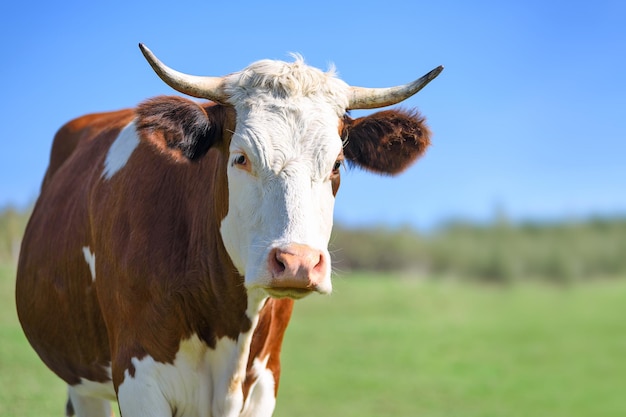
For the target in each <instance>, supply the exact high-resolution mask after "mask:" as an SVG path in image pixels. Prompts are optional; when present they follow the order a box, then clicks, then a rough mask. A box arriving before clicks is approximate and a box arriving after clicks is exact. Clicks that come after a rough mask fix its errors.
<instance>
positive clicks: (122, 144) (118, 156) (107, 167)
mask: <svg viewBox="0 0 626 417" xmlns="http://www.w3.org/2000/svg"><path fill="white" fill-rule="evenodd" d="M138 145H139V137H138V136H137V131H136V130H135V122H131V123H130V124H129V125H128V126H126V127H125V128H124V129H123V130H122V131H121V132H120V134H119V135H118V136H117V138H116V139H115V141H114V142H113V143H112V144H111V147H110V148H109V152H107V156H106V159H105V161H104V170H103V171H102V177H103V178H104V179H106V180H110V179H111V178H112V177H113V175H115V173H116V172H117V171H119V170H120V169H122V168H123V167H124V166H125V165H126V163H127V162H128V159H129V158H130V156H131V155H132V153H133V151H134V150H135V148H136V147H137V146H138Z"/></svg>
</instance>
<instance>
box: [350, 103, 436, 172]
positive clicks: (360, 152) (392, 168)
mask: <svg viewBox="0 0 626 417" xmlns="http://www.w3.org/2000/svg"><path fill="white" fill-rule="evenodd" d="M424 120H425V119H424V117H422V116H421V115H420V114H419V113H418V112H417V111H416V110H413V111H407V110H400V109H394V110H385V111H381V112H377V113H374V114H372V115H369V116H366V117H361V118H359V119H351V118H349V117H348V116H346V117H345V118H344V125H343V131H342V137H343V138H344V141H345V143H344V149H343V153H344V155H345V157H346V159H347V160H348V161H349V162H350V163H352V164H354V165H357V166H359V167H361V168H364V169H367V170H369V171H372V172H376V173H379V174H390V175H395V174H398V173H400V172H402V171H404V170H405V169H406V168H408V167H409V166H410V165H411V164H412V163H413V162H414V161H415V160H416V159H417V158H418V157H419V156H421V155H422V154H423V153H424V151H425V150H426V148H427V147H428V145H430V130H429V129H428V127H427V126H426V124H425V122H424Z"/></svg>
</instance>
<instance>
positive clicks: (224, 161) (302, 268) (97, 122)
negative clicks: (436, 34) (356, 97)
mask: <svg viewBox="0 0 626 417" xmlns="http://www.w3.org/2000/svg"><path fill="white" fill-rule="evenodd" d="M272 65H273V64H271V63H268V62H264V63H263V65H261V66H256V67H250V68H248V69H247V70H245V71H243V72H241V73H238V75H237V77H239V78H236V79H233V80H231V82H230V84H228V88H229V89H230V90H228V94H229V97H230V102H229V103H226V104H220V103H213V102H207V103H203V104H198V103H196V102H192V101H190V100H187V99H183V98H179V97H159V98H156V99H152V100H149V101H146V102H145V103H142V104H141V105H140V106H139V107H138V108H136V109H131V110H123V111H118V112H112V113H103V114H96V115H89V116H84V117H81V118H78V119H76V120H74V121H72V122H70V123H68V124H67V125H65V126H64V127H63V128H62V129H61V130H60V131H59V133H58V134H57V136H56V137H55V141H54V143H53V148H52V153H51V158H50V165H49V168H48V171H47V172H46V176H45V178H44V181H43V185H42V189H41V194H40V196H39V199H38V201H37V203H36V206H35V208H34V211H33V214H32V217H31V220H30V222H29V224H28V227H27V230H26V233H25V236H24V240H23V244H22V251H21V255H20V261H19V265H18V279H17V285H16V294H17V297H16V300H17V308H18V313H19V318H20V321H21V323H22V326H23V329H24V332H25V334H26V336H27V338H28V340H29V341H30V343H31V345H32V346H33V348H34V349H35V350H36V352H37V353H38V354H39V356H40V357H41V359H42V360H43V362H45V364H46V365H47V366H48V367H49V368H50V369H51V370H52V371H54V372H55V373H56V374H57V375H58V376H59V377H60V378H62V379H63V380H64V381H65V382H66V383H67V384H68V387H69V401H68V415H72V414H74V413H75V414H77V415H78V416H85V415H90V416H106V415H109V414H110V405H109V401H113V400H117V401H118V402H119V406H120V411H121V413H122V414H123V415H124V416H125V417H133V416H144V415H145V416H248V415H249V416H263V415H271V414H272V412H273V409H274V404H275V397H276V392H277V389H278V383H279V378H280V347H281V342H282V339H283V335H284V332H285V329H286V327H287V324H288V322H289V318H290V315H291V311H292V308H293V299H297V298H301V297H302V296H304V295H307V294H309V293H311V292H319V293H329V292H330V291H331V285H330V255H329V254H328V250H327V248H326V246H327V244H328V239H329V237H330V230H331V226H332V208H333V202H334V197H335V194H336V193H337V190H338V187H339V166H338V165H339V164H340V163H341V162H342V160H343V159H344V158H346V159H348V160H349V161H350V162H351V163H353V164H356V165H359V166H362V167H365V168H366V169H370V170H373V171H377V172H387V173H395V172H398V171H400V170H402V169H404V167H406V166H407V165H408V164H410V163H411V162H412V161H413V160H415V158H416V157H417V156H419V155H420V154H421V153H422V152H423V151H424V149H425V147H426V146H427V144H428V135H429V133H428V130H427V129H426V127H425V126H424V125H423V120H422V119H421V117H419V116H417V115H416V114H415V113H410V112H399V111H387V112H380V113H376V114H374V115H371V116H368V117H365V118H361V119H356V120H353V119H351V118H349V117H348V116H345V115H344V112H345V109H346V105H347V104H346V97H345V96H346V93H345V91H344V89H343V87H342V84H341V83H339V82H338V80H337V79H335V78H334V77H331V76H329V75H328V74H324V76H323V77H322V81H323V80H326V81H324V82H325V84H324V83H322V85H321V87H319V84H318V88H317V89H313V90H312V89H310V88H305V87H306V84H305V83H303V81H301V80H300V78H298V77H301V75H300V76H294V75H293V72H294V71H295V72H298V71H300V72H301V73H306V74H309V73H312V74H313V75H315V76H318V77H319V74H322V73H321V72H319V73H318V72H311V71H312V69H310V68H309V67H306V66H304V65H303V64H302V63H301V62H296V63H294V64H284V63H280V64H274V65H280V66H281V68H283V72H284V71H288V70H289V69H290V68H291V71H292V74H291V75H290V76H291V78H289V77H287V78H286V79H281V78H279V77H277V76H276V75H275V74H276V73H277V72H276V70H275V68H269V67H271V66H272ZM290 65H291V66H290ZM294 66H299V68H296V69H293V68H294ZM246 71H247V72H246ZM315 71H317V70H315ZM250 73H255V74H256V75H259V74H260V75H259V77H261V76H263V77H265V78H263V79H261V78H262V77H261V78H256V79H253V77H252V76H251V75H250ZM242 74H243V75H242ZM287 75H289V74H287ZM296 75H297V74H296ZM294 77H295V79H296V81H297V82H295V84H294ZM267 80H270V81H271V83H270V82H268V81H267ZM317 82H318V83H319V82H320V81H319V80H318V81H317ZM246 83H247V84H246ZM346 136H349V139H348V140H346Z"/></svg>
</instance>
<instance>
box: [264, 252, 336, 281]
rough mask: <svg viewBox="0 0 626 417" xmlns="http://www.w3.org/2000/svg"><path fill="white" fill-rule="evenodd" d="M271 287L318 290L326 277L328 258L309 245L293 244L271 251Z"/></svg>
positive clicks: (269, 259)
mask: <svg viewBox="0 0 626 417" xmlns="http://www.w3.org/2000/svg"><path fill="white" fill-rule="evenodd" d="M268 263H269V270H270V273H271V274H272V281H271V285H270V286H271V287H272V288H284V289H288V288H290V289H299V290H313V291H315V290H318V288H319V285H320V284H321V283H322V281H323V280H324V278H325V276H326V272H327V271H326V269H327V266H326V263H327V260H326V256H325V255H324V253H323V252H322V251H320V250H317V249H313V248H311V247H310V246H307V245H300V244H291V245H288V246H284V247H281V248H274V249H272V250H271V251H270V254H269V258H268Z"/></svg>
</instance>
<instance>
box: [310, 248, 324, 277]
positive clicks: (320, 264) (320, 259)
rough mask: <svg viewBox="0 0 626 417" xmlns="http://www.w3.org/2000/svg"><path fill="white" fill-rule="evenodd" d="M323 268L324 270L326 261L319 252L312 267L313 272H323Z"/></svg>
mask: <svg viewBox="0 0 626 417" xmlns="http://www.w3.org/2000/svg"><path fill="white" fill-rule="evenodd" d="M325 268H326V260H325V259H324V254H323V253H321V252H320V253H319V255H318V258H317V263H315V266H314V267H313V271H315V272H318V273H319V272H324V269H325Z"/></svg>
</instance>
